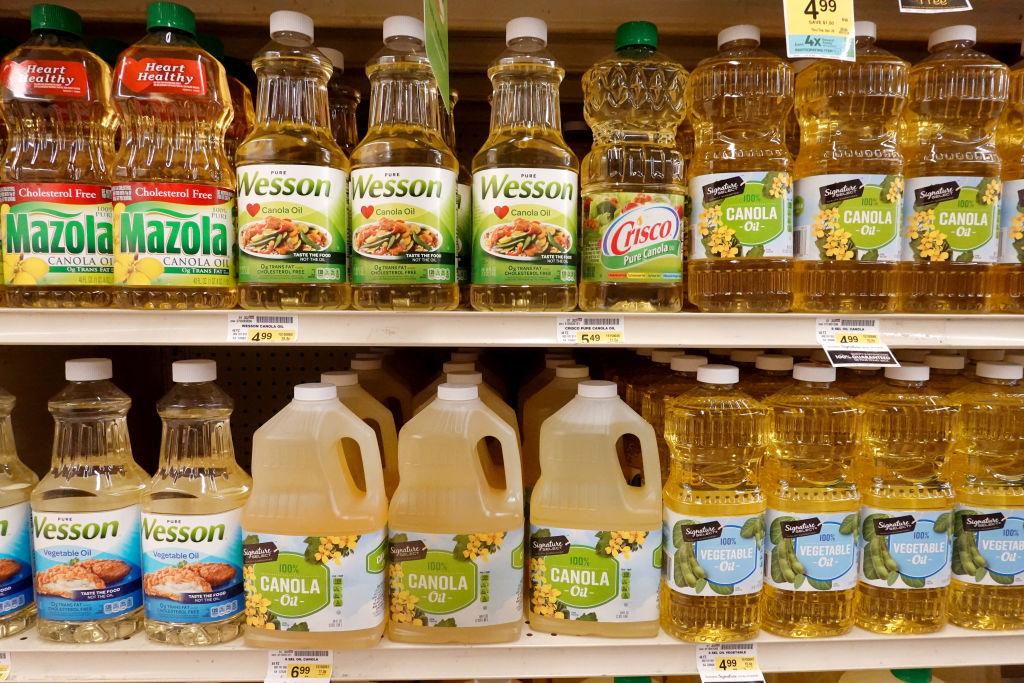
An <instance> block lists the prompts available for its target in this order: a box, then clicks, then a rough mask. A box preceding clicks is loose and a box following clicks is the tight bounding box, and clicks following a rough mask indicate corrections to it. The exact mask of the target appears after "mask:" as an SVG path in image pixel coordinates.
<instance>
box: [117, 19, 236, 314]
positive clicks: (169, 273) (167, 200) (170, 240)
mask: <svg viewBox="0 0 1024 683" xmlns="http://www.w3.org/2000/svg"><path fill="white" fill-rule="evenodd" d="M146 30H147V33H146V36H145V37H144V38H142V39H141V40H140V41H138V42H137V43H135V44H134V45H132V46H131V47H129V48H128V49H126V50H125V51H124V52H122V53H121V56H120V57H119V58H118V60H117V68H116V69H115V77H114V84H113V97H114V105H115V106H116V107H117V113H118V115H119V116H120V119H121V146H120V148H119V149H118V152H117V156H116V158H115V160H114V168H113V188H112V190H113V199H114V284H115V285H116V288H115V290H114V305H115V306H119V307H121V308H149V309H152V308H158V309H180V308H231V307H233V306H234V305H235V302H236V301H237V298H238V297H237V291H236V289H235V265H234V264H235V251H234V244H235V238H234V233H235V230H234V222H235V216H234V209H235V173H234V164H233V161H232V160H231V159H228V156H227V154H226V153H225V152H224V132H225V130H226V129H227V126H228V124H229V123H230V121H231V116H232V105H231V92H230V91H229V90H228V82H227V75H226V74H225V72H224V67H223V66H221V63H220V62H218V61H217V60H216V59H214V58H213V57H211V56H210V54H209V53H208V52H206V50H203V49H202V48H201V47H199V45H198V44H197V43H196V42H195V32H196V20H195V15H193V14H192V10H190V9H188V8H187V7H183V6H182V5H178V4H175V3H172V2H154V3H152V4H150V5H149V9H148V10H147V20H146Z"/></svg>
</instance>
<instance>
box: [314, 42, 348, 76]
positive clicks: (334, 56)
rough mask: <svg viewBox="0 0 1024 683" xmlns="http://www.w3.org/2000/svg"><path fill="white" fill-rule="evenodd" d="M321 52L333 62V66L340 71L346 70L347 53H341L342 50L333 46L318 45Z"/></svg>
mask: <svg viewBox="0 0 1024 683" xmlns="http://www.w3.org/2000/svg"><path fill="white" fill-rule="evenodd" d="M317 49H318V50H320V52H321V54H323V56H324V57H327V59H328V60H329V61H330V62H331V66H333V67H334V70H335V71H337V72H338V73H341V72H342V71H344V70H345V55H343V54H342V53H341V50H335V49H334V48H333V47H318V48H317Z"/></svg>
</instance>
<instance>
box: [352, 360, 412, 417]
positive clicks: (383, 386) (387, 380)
mask: <svg viewBox="0 0 1024 683" xmlns="http://www.w3.org/2000/svg"><path fill="white" fill-rule="evenodd" d="M350 367H351V369H352V370H355V371H356V373H358V375H359V386H361V387H362V388H363V389H366V390H367V391H368V392H370V395H371V396H373V397H374V398H375V399H377V400H378V401H380V402H381V403H383V404H384V405H385V406H387V409H388V410H390V411H391V415H392V416H393V417H394V418H395V428H396V429H401V427H402V425H403V424H405V421H406V420H408V419H409V418H410V417H412V413H413V403H412V391H411V390H410V389H409V387H408V385H406V384H405V382H403V381H402V380H400V379H399V378H398V376H397V375H396V374H395V373H393V372H392V371H390V370H388V369H386V368H384V367H383V364H382V363H381V361H380V360H372V361H365V360H360V359H358V358H357V359H354V360H353V361H352V363H351V366H350Z"/></svg>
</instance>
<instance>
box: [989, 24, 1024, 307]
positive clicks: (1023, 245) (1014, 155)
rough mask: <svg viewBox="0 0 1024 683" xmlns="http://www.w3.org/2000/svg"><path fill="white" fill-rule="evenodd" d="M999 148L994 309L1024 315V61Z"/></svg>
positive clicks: (1014, 78) (1014, 72)
mask: <svg viewBox="0 0 1024 683" xmlns="http://www.w3.org/2000/svg"><path fill="white" fill-rule="evenodd" d="M1021 55H1024V42H1022V43H1021ZM996 146H997V149H998V150H999V159H1000V161H1001V162H1002V164H1003V168H1002V181H1003V198H1002V205H1001V206H1000V209H999V264H998V265H996V267H995V268H994V269H993V284H992V310H993V311H997V312H999V313H1024V193H1022V192H1021V191H1022V190H1024V61H1019V62H1017V63H1016V64H1014V65H1013V67H1012V68H1011V69H1010V91H1009V96H1008V98H1007V103H1006V109H1004V110H1003V115H1002V117H1001V118H1000V119H999V124H998V126H997V127H996Z"/></svg>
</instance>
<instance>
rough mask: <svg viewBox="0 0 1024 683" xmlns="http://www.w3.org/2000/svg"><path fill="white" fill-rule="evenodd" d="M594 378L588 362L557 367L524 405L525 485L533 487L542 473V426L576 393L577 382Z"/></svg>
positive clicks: (529, 487)
mask: <svg viewBox="0 0 1024 683" xmlns="http://www.w3.org/2000/svg"><path fill="white" fill-rule="evenodd" d="M588 379H590V368H588V367H587V366H586V365H566V366H563V367H560V368H555V378H554V379H552V380H551V381H550V382H548V383H547V384H546V385H545V386H544V387H543V388H542V389H540V391H538V392H537V393H535V394H534V395H533V396H531V397H530V398H529V399H528V400H527V401H526V403H525V405H524V406H523V413H522V420H523V486H525V487H526V490H530V489H531V488H533V485H534V484H536V483H537V478H538V477H539V476H540V429H541V425H543V424H544V421H545V420H547V419H548V418H549V417H551V416H552V415H554V414H555V413H557V412H558V411H559V410H561V409H562V406H564V405H565V404H566V403H568V402H569V401H571V400H572V397H573V396H575V395H576V385H578V384H579V383H580V382H582V381H584V380H588Z"/></svg>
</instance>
